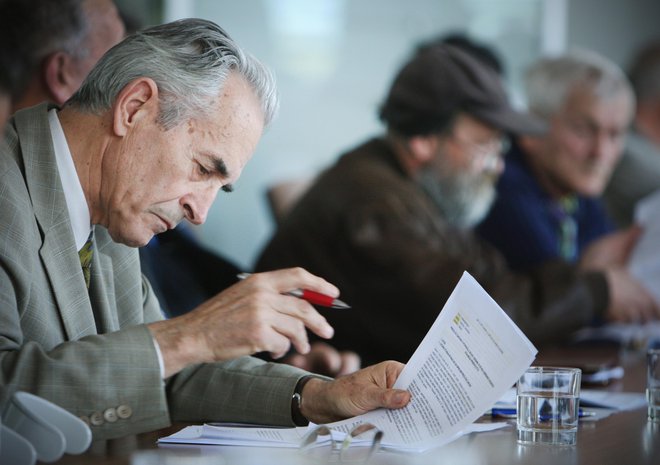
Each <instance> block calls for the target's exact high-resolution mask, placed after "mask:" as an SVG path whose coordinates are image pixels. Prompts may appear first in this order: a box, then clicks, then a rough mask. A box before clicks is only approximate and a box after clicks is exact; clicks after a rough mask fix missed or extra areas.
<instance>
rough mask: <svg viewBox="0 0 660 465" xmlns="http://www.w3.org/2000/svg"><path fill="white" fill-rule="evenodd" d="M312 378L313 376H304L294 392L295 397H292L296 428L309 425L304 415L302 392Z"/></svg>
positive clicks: (292, 411)
mask: <svg viewBox="0 0 660 465" xmlns="http://www.w3.org/2000/svg"><path fill="white" fill-rule="evenodd" d="M312 378H313V376H310V375H307V376H303V377H302V378H300V379H299V380H298V383H297V384H296V388H295V389H294V390H293V396H292V397H291V418H292V419H293V423H294V424H295V425H296V426H307V425H309V420H308V419H307V418H305V417H304V415H303V414H302V390H303V388H304V387H305V384H307V382H308V381H309V380H310V379H312Z"/></svg>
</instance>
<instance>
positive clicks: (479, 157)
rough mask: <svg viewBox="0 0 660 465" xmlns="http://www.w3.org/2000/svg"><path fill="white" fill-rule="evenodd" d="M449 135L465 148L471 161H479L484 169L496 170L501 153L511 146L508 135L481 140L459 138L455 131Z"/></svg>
mask: <svg viewBox="0 0 660 465" xmlns="http://www.w3.org/2000/svg"><path fill="white" fill-rule="evenodd" d="M451 137H452V139H453V140H454V141H455V142H457V143H459V144H460V145H462V146H464V147H465V148H466V150H467V152H468V153H469V155H470V159H471V161H472V163H475V164H476V163H480V164H481V166H482V167H483V170H484V171H496V170H497V169H498V166H499V163H500V160H501V159H502V157H503V155H504V154H505V153H506V152H508V151H509V148H510V147H511V141H510V140H509V138H508V137H497V138H492V139H490V140H488V141H482V142H475V141H471V140H467V139H464V138H461V137H459V136H458V135H457V134H456V133H451Z"/></svg>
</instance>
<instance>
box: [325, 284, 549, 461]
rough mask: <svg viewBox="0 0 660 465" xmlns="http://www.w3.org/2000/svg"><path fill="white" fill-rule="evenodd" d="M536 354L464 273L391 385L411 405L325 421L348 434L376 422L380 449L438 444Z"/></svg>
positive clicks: (499, 391) (491, 399)
mask: <svg viewBox="0 0 660 465" xmlns="http://www.w3.org/2000/svg"><path fill="white" fill-rule="evenodd" d="M412 313H414V312H412ZM536 353H537V350H536V348H535V347H534V346H533V345H532V343H531V342H530V341H529V339H527V337H526V336H525V335H524V334H523V333H522V331H520V329H519V328H518V327H517V326H516V325H515V324H514V323H513V321H511V319H510V318H509V316H508V315H507V314H506V313H504V311H503V310H502V309H501V308H500V306H499V305H497V303H496V302H495V301H494V300H493V299H492V298H491V297H490V296H489V295H488V294H487V293H486V291H484V290H483V288H482V287H481V286H480V285H479V284H478V283H477V281H476V280H475V279H474V278H473V277H472V276H470V275H469V274H468V273H467V272H466V273H464V274H463V277H462V278H461V280H460V281H459V282H458V284H457V286H456V288H455V289H454V292H452V294H451V296H450V297H449V299H448V300H447V303H446V304H445V306H444V308H443V309H442V311H441V312H440V315H439V316H438V318H437V319H436V320H435V322H434V323H433V326H431V329H430V330H429V332H428V333H427V335H426V337H425V338H424V340H423V341H422V343H421V344H420V345H419V347H418V348H417V350H416V351H415V353H414V354H413V356H412V357H411V359H410V361H409V362H408V363H407V364H406V367H405V368H404V370H403V372H402V373H401V375H400V376H399V378H398V379H397V381H396V384H395V385H394V387H396V388H400V389H407V390H409V391H410V392H411V393H412V400H411V401H410V404H409V405H407V406H406V407H405V408H403V409H399V410H384V409H381V410H376V411H373V412H369V413H366V414H364V415H360V416H358V417H355V418H351V419H349V420H344V421H340V422H336V423H331V424H329V425H328V426H330V427H332V428H335V429H339V430H341V431H344V432H348V431H350V430H351V429H352V428H353V427H354V426H355V425H357V424H358V423H363V422H368V423H372V424H374V425H376V426H377V427H379V428H380V429H381V430H382V431H383V432H384V435H383V441H382V445H383V447H389V448H394V449H406V450H415V451H423V450H426V449H429V448H432V447H438V446H441V445H443V444H446V443H447V442H449V441H451V440H452V439H453V438H454V436H455V435H456V434H457V433H459V432H460V431H461V430H464V429H465V428H467V427H468V425H470V424H471V423H473V422H474V421H475V420H476V419H477V418H479V417H480V416H481V415H482V414H483V413H484V412H485V411H486V410H487V409H488V408H489V407H490V406H492V405H493V404H494V403H495V401H497V400H498V399H499V398H500V397H501V396H502V394H504V392H506V390H507V389H509V388H510V387H511V386H512V385H513V384H514V383H515V382H516V381H517V380H518V378H519V377H520V375H522V373H523V372H524V371H525V370H526V369H527V368H528V367H529V366H530V365H531V363H532V361H533V360H534V358H535V356H536Z"/></svg>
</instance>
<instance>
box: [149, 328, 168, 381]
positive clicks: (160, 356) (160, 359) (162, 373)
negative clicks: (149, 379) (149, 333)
mask: <svg viewBox="0 0 660 465" xmlns="http://www.w3.org/2000/svg"><path fill="white" fill-rule="evenodd" d="M151 340H152V341H154V349H156V354H157V355H158V367H159V368H160V377H161V379H165V361H164V360H163V353H162V352H161V351H160V346H159V345H158V341H157V340H156V338H155V337H152V338H151Z"/></svg>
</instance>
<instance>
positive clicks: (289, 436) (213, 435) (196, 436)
mask: <svg viewBox="0 0 660 465" xmlns="http://www.w3.org/2000/svg"><path fill="white" fill-rule="evenodd" d="M307 431H308V427H306V426H300V427H297V428H270V427H259V428H254V427H252V426H249V425H245V426H240V425H235V426H234V425H232V426H221V425H217V426H216V425H208V424H206V425H194V426H187V427H185V428H183V429H182V430H180V431H177V432H176V433H174V434H172V435H170V436H167V437H164V438H160V439H158V442H159V443H163V444H209V445H231V446H266V447H298V446H299V445H300V442H301V441H302V438H303V437H304V435H305V434H306V433H307ZM327 439H328V440H329V439H330V438H329V437H328V438H327Z"/></svg>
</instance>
